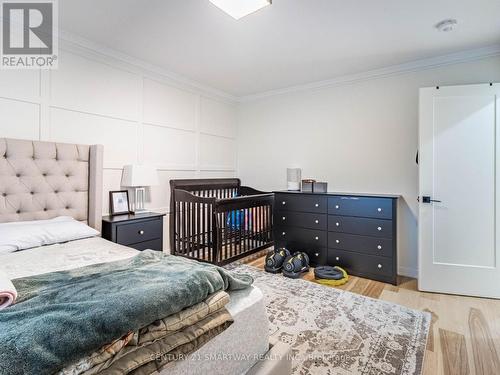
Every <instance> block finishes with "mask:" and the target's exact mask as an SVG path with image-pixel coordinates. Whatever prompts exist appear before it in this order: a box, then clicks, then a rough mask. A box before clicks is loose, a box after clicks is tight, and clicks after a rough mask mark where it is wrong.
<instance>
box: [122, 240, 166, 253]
mask: <svg viewBox="0 0 500 375" xmlns="http://www.w3.org/2000/svg"><path fill="white" fill-rule="evenodd" d="M129 247H132V248H134V249H136V250H139V251H143V250H157V251H163V249H162V247H163V246H162V240H161V239H156V240H151V241H145V242H139V243H136V244H132V245H129Z"/></svg>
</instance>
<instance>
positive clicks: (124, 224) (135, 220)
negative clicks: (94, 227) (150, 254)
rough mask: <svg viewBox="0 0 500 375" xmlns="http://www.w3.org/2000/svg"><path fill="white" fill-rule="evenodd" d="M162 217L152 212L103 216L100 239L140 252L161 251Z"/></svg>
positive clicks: (162, 215)
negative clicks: (147, 250) (148, 250)
mask: <svg viewBox="0 0 500 375" xmlns="http://www.w3.org/2000/svg"><path fill="white" fill-rule="evenodd" d="M164 216H165V214H161V213H154V212H148V213H143V214H137V215H134V214H129V215H118V216H105V217H103V218H102V237H103V238H105V239H107V240H109V241H112V242H116V243H118V244H120V245H125V246H129V247H132V248H134V249H136V250H140V251H142V250H146V249H151V250H157V251H163V217H164Z"/></svg>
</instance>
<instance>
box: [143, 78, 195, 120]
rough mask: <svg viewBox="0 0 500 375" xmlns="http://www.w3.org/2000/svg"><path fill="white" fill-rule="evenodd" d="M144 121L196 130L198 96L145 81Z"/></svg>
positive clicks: (151, 81) (148, 80)
mask: <svg viewBox="0 0 500 375" xmlns="http://www.w3.org/2000/svg"><path fill="white" fill-rule="evenodd" d="M143 101H144V104H143V111H144V117H143V121H144V122H145V123H149V124H156V125H164V126H168V127H173V128H180V129H188V130H194V129H195V128H196V112H197V108H198V95H195V94H193V93H191V92H188V91H184V90H180V89H178V88H175V87H171V86H168V85H165V84H163V83H160V82H156V81H153V80H150V79H145V80H144V99H143Z"/></svg>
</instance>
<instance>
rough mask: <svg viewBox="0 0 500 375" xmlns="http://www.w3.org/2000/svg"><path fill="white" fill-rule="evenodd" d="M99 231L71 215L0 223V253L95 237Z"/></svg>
mask: <svg viewBox="0 0 500 375" xmlns="http://www.w3.org/2000/svg"><path fill="white" fill-rule="evenodd" d="M97 235H99V232H98V231H96V230H95V229H93V228H90V227H89V226H88V225H85V224H83V223H81V222H79V221H76V220H75V219H73V218H72V217H68V216H59V217H56V218H54V219H50V220H36V221H20V222H13V223H4V224H0V255H1V254H6V253H12V252H14V251H19V250H25V249H31V248H33V247H39V246H45V245H53V244H56V243H62V242H68V241H73V240H79V239H82V238H89V237H95V236H97Z"/></svg>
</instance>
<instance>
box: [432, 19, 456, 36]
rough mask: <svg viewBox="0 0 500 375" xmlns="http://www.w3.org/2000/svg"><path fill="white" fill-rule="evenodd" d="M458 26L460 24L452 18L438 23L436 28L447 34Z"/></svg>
mask: <svg viewBox="0 0 500 375" xmlns="http://www.w3.org/2000/svg"><path fill="white" fill-rule="evenodd" d="M457 24H458V22H457V20H456V19H453V18H450V19H447V20H443V21H441V22H439V23H437V24H436V26H435V27H436V29H438V30H439V31H442V32H445V33H447V32H449V31H452V30H453V29H454V28H455V26H457Z"/></svg>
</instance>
